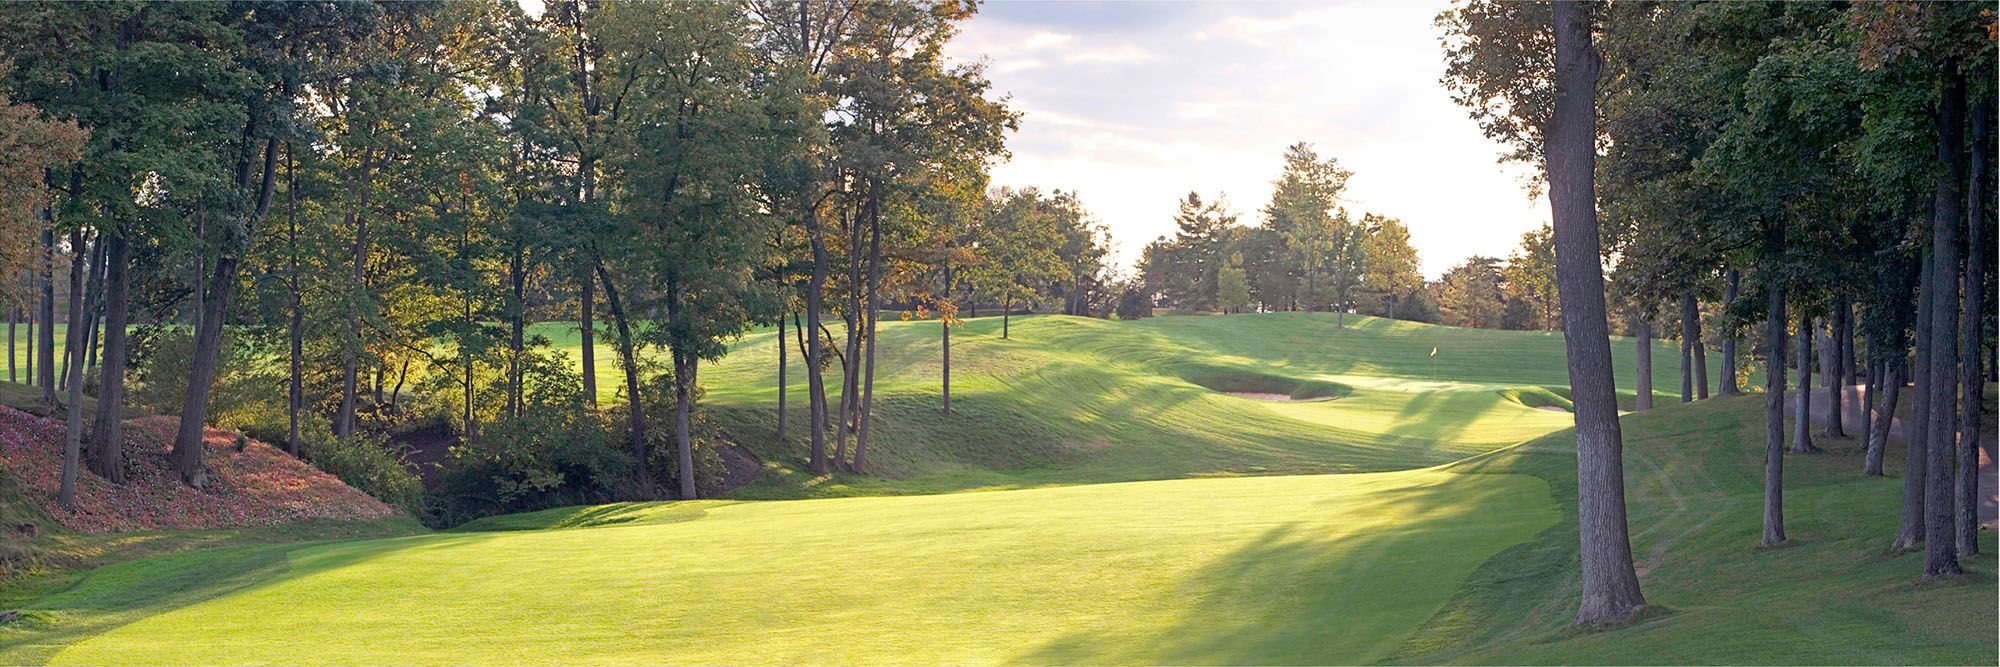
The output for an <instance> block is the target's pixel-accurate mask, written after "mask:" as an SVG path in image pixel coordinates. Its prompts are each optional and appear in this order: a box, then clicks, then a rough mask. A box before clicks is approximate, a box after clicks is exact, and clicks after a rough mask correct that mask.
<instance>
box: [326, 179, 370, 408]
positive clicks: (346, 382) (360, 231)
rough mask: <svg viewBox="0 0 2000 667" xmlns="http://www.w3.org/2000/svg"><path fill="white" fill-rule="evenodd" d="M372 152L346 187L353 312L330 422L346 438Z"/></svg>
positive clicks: (357, 356) (356, 360)
mask: <svg viewBox="0 0 2000 667" xmlns="http://www.w3.org/2000/svg"><path fill="white" fill-rule="evenodd" d="M374 156H375V152H374V149H372V148H370V149H368V150H365V151H363V152H362V157H361V164H360V166H358V167H356V168H355V172H354V173H355V178H354V180H353V182H352V183H350V184H349V186H348V187H349V188H350V189H351V190H352V191H353V193H354V194H353V196H354V198H355V202H356V203H355V204H354V205H353V207H352V208H349V209H348V211H347V224H348V226H349V227H351V228H353V229H354V243H353V245H352V246H351V250H350V260H351V262H352V265H353V273H354V275H353V280H354V282H353V284H351V285H349V286H348V289H349V290H350V294H352V295H353V299H352V301H353V302H352V303H350V304H349V306H350V308H352V309H353V310H352V312H349V313H348V314H347V340H345V341H343V342H342V349H341V359H340V411H339V412H338V413H336V414H335V416H334V419H333V435H334V436H335V437H341V438H344V437H347V436H348V435H349V434H351V433H353V432H354V421H355V416H354V413H355V409H356V405H355V404H356V403H357V402H359V400H360V399H359V396H358V395H357V394H358V392H359V389H360V388H359V386H358V384H359V380H358V377H357V374H358V373H360V368H361V351H360V350H359V349H357V347H358V346H360V345H361V317H362V314H361V312H360V310H359V309H360V308H361V303H360V302H361V300H362V299H361V297H362V296H363V294H362V293H363V291H364V290H365V289H366V288H365V287H364V286H365V285H367V284H368V283H367V280H368V273H367V269H368V201H369V197H370V195H371V194H372V193H373V189H372V188H369V187H368V179H369V178H370V177H371V176H372V174H373V162H372V161H373V159H374Z"/></svg>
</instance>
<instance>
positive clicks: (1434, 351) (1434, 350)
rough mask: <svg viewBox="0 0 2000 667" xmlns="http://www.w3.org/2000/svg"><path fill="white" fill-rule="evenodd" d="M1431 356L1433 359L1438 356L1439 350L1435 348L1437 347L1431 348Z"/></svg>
mask: <svg viewBox="0 0 2000 667" xmlns="http://www.w3.org/2000/svg"><path fill="white" fill-rule="evenodd" d="M1431 356H1433V357H1435V356H1438V349H1437V348H1435V347H1433V348H1431Z"/></svg>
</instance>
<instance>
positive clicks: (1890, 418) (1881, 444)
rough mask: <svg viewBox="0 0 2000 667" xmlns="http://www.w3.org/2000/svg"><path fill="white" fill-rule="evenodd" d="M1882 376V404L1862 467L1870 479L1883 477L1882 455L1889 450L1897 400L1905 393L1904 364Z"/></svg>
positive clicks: (1871, 428) (1869, 437)
mask: <svg viewBox="0 0 2000 667" xmlns="http://www.w3.org/2000/svg"><path fill="white" fill-rule="evenodd" d="M1882 366H1883V367H1886V368H1888V370H1887V371H1886V372H1885V373H1884V374H1883V376H1882V381H1881V384H1882V397H1881V404H1880V405H1877V406H1876V407H1875V421H1874V426H1872V427H1870V428H1869V429H1868V453H1867V456H1866V457H1865V459H1864V461H1863V463H1862V465H1861V474H1863V475H1866V476H1870V477H1880V476H1881V475H1882V453H1883V452H1884V451H1886V450H1887V449H1888V448H1889V427H1890V425H1891V424H1892V423H1893V422H1894V420H1895V418H1896V400H1897V398H1898V397H1899V395H1900V394H1901V393H1902V391H1903V369H1902V364H1897V365H1895V366H1889V365H1888V362H1883V364H1882Z"/></svg>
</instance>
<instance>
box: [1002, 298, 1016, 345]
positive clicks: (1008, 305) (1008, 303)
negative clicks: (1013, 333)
mask: <svg viewBox="0 0 2000 667" xmlns="http://www.w3.org/2000/svg"><path fill="white" fill-rule="evenodd" d="M1000 304H1001V306H1000V340H1006V339H1007V334H1008V333H1009V331H1008V328H1007V325H1008V324H1009V319H1010V318H1011V317H1013V315H1014V296H1013V295H1012V294H1009V295H1007V297H1006V298H1004V299H1002V300H1001V301H1000Z"/></svg>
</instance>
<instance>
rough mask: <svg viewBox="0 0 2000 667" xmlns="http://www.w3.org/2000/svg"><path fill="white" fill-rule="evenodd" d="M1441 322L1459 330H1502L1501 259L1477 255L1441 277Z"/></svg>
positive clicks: (1438, 303) (1439, 301)
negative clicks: (1461, 328) (1469, 328)
mask: <svg viewBox="0 0 2000 667" xmlns="http://www.w3.org/2000/svg"><path fill="white" fill-rule="evenodd" d="M1436 292H1437V307H1438V312H1439V314H1440V319H1439V321H1440V322H1441V323H1443V324H1446V325H1449V326H1455V327H1471V328H1475V329H1497V328H1501V316H1502V315H1503V314H1504V312H1503V311H1504V308H1505V305H1504V304H1503V303H1502V302H1501V294H1500V269H1499V260H1496V259H1493V258H1491V257H1480V256H1477V255H1475V256H1473V257H1472V258H1470V259H1467V260H1465V262H1464V263H1462V264H1459V265H1458V266H1454V267H1451V270H1449V271H1446V272H1445V273H1444V275H1443V276H1441V277H1439V278H1438V282H1437V287H1436Z"/></svg>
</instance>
